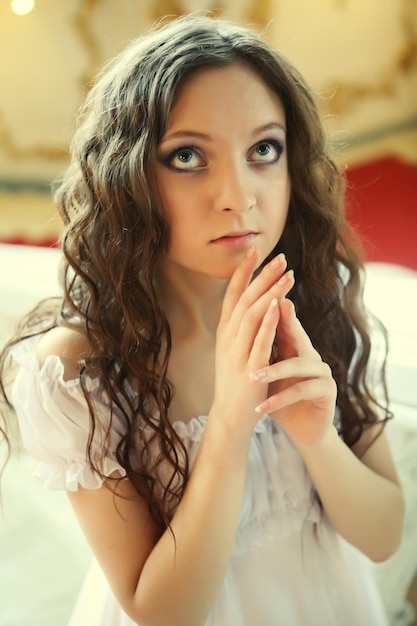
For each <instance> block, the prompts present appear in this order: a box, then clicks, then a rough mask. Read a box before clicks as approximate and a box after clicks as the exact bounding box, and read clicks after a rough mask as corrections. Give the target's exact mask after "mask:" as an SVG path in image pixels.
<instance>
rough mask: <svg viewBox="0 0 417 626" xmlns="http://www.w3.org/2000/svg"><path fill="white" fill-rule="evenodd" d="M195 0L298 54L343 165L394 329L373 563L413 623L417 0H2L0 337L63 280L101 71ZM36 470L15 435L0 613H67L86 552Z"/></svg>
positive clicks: (55, 616) (385, 593)
mask: <svg viewBox="0 0 417 626" xmlns="http://www.w3.org/2000/svg"><path fill="white" fill-rule="evenodd" d="M197 10H211V11H213V12H214V13H216V14H222V15H224V16H225V17H228V18H231V19H233V20H234V21H237V22H240V23H242V24H244V25H249V26H253V27H254V28H255V29H260V30H262V31H263V32H264V33H265V34H264V37H265V38H266V39H267V40H268V41H269V42H270V43H272V44H273V45H274V46H275V47H277V48H279V49H280V50H281V51H282V52H283V53H284V54H286V55H287V56H288V57H290V59H292V61H293V62H294V63H295V65H296V66H297V67H298V68H299V69H300V71H301V72H302V73H303V74H304V76H305V78H306V79H307V81H308V82H309V83H310V85H311V86H312V88H313V90H314V92H315V94H316V97H317V103H318V106H319V108H320V110H321V111H322V114H323V119H324V122H325V125H326V129H327V132H328V137H329V142H330V144H331V146H332V149H333V153H334V158H335V160H336V161H337V163H338V164H339V166H340V167H341V168H343V169H344V170H345V172H346V177H347V183H348V186H347V204H346V207H347V208H346V210H347V216H348V219H349V220H350V222H351V223H352V225H353V226H355V228H356V229H357V230H358V231H359V234H360V235H361V237H362V239H363V244H364V251H365V258H366V261H367V282H366V289H365V297H366V303H367V306H368V307H369V308H370V310H372V311H374V312H375V313H376V314H377V315H378V316H379V317H380V318H381V319H382V321H383V322H384V324H385V325H386V327H387V329H388V332H389V337H390V354H389V359H388V369H387V376H388V386H389V392H390V396H391V402H392V405H391V406H392V410H393V412H394V414H395V418H396V419H394V420H392V422H391V423H390V424H389V436H390V442H391V445H392V450H393V454H394V458H395V459H396V462H397V467H398V469H399V474H400V478H401V481H402V484H403V486H404V491H405V495H406V503H407V516H406V521H405V525H404V538H403V542H402V545H401V548H400V550H399V552H398V553H397V554H396V555H394V557H392V558H391V559H390V560H389V561H388V562H387V563H384V564H381V565H378V566H376V567H375V575H376V576H377V577H378V581H379V587H380V590H381V595H382V597H383V599H384V602H385V605H386V607H387V611H388V613H389V617H390V624H391V626H411V625H414V624H417V621H416V614H417V613H416V609H417V577H416V573H417V489H416V484H417V385H416V382H417V364H416V354H417V206H416V205H417V0H389V1H387V2H381V0H314V2H311V0H117V2H116V1H115V0H61V1H58V0H35V1H34V0H13V1H11V0H0V345H1V344H2V342H3V341H5V340H6V338H8V337H9V336H10V334H11V332H12V330H13V328H14V327H15V324H16V322H17V320H18V319H19V317H20V316H21V315H22V314H23V313H24V312H25V311H26V310H27V309H28V308H29V307H31V306H32V305H33V304H34V303H35V302H36V301H37V300H38V299H40V298H41V297H46V296H48V295H54V294H56V293H58V292H59V287H58V285H57V266H58V262H59V254H58V251H57V250H56V249H55V247H56V242H57V239H58V237H59V234H60V228H61V227H60V221H59V219H58V217H57V214H56V211H55V208H54V206H53V201H52V196H51V183H52V181H53V180H55V179H56V178H57V177H59V176H60V175H61V174H62V173H63V172H64V170H65V168H66V166H67V165H68V144H69V141H70V139H71V136H72V133H73V130H74V122H75V116H76V113H77V110H78V108H79V106H80V104H81V101H82V99H83V97H84V95H85V93H86V90H87V88H88V86H89V85H90V84H91V81H92V79H93V77H94V75H95V73H96V72H97V70H98V69H100V68H101V66H102V65H103V64H104V63H105V61H106V60H107V59H109V58H110V57H112V56H113V55H114V54H115V53H117V52H118V51H119V50H120V49H121V48H122V47H124V46H125V45H126V44H127V42H128V41H129V40H130V39H131V38H133V37H135V36H137V35H138V34H140V33H142V32H143V31H144V30H145V29H146V28H148V27H149V26H150V25H151V24H152V23H153V22H155V20H157V19H159V18H160V17H162V16H167V15H169V16H175V15H180V14H182V13H186V12H191V11H197ZM0 452H1V446H0ZM0 456H1V455H0ZM32 469H33V460H32V459H30V458H29V457H28V455H27V454H25V453H24V452H23V451H22V450H21V449H20V448H19V447H17V449H16V450H15V451H14V453H13V455H12V458H11V461H10V462H9V464H8V466H7V468H6V470H5V473H4V476H3V481H2V496H3V505H4V508H3V510H2V511H3V512H2V517H1V518H0V607H1V609H0V626H28V624H31V626H64V625H65V624H66V622H67V619H68V616H69V614H70V612H71V607H72V606H73V604H74V602H75V598H76V596H77V594H78V591H79V588H80V585H81V582H82V580H83V577H84V575H85V572H86V569H87V567H88V563H89V560H90V553H89V548H88V546H87V544H86V542H85V539H84V538H83V536H82V534H81V531H80V529H79V527H78V525H77V523H76V521H75V517H74V514H73V512H72V510H71V509H70V507H69V504H68V501H67V499H66V496H65V494H64V493H61V492H51V491H47V490H45V489H43V487H42V486H40V484H39V483H38V482H37V481H35V479H33V478H31V472H32ZM381 523H383V520H381ZM413 581H414V582H413ZM92 601H94V599H92ZM89 626H92V625H89ZM306 626H307V625H306ZM352 626H354V625H352ZM375 626H379V625H375Z"/></svg>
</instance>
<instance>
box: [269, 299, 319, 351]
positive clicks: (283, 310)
mask: <svg viewBox="0 0 417 626" xmlns="http://www.w3.org/2000/svg"><path fill="white" fill-rule="evenodd" d="M279 310H280V323H279V325H278V329H277V336H278V338H279V339H281V340H282V341H283V342H284V343H285V344H287V345H289V346H291V347H292V349H293V351H294V354H295V355H296V356H306V357H308V356H310V357H312V356H314V355H316V354H317V352H316V350H315V349H314V347H313V345H312V343H311V341H310V338H309V336H308V335H307V333H306V331H305V330H304V328H303V327H302V325H301V322H300V320H299V319H298V317H297V316H296V314H295V308H294V304H293V303H292V302H291V300H288V299H287V298H284V299H283V300H282V301H281V302H280V303H279ZM284 358H285V355H284Z"/></svg>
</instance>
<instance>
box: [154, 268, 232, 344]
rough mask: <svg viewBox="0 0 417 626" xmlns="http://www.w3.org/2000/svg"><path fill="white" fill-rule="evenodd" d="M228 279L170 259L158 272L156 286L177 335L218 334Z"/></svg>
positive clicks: (173, 331)
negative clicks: (204, 272)
mask: <svg viewBox="0 0 417 626" xmlns="http://www.w3.org/2000/svg"><path fill="white" fill-rule="evenodd" d="M228 283H229V280H228V279H222V278H216V277H212V276H207V275H206V274H201V273H198V272H193V271H192V270H188V269H186V268H184V267H181V266H180V265H177V264H176V263H173V262H171V261H169V260H167V261H165V262H164V263H163V265H162V266H161V267H160V269H159V271H158V272H157V274H156V289H157V293H158V296H159V298H160V301H161V305H162V307H163V308H164V311H165V315H166V316H167V319H168V322H169V325H170V327H171V332H172V333H173V334H180V335H182V334H183V333H187V334H188V335H190V334H192V333H194V332H196V333H199V332H208V333H209V334H211V335H214V334H215V332H216V329H217V325H218V322H219V319H220V313H221V308H222V304H223V298H224V294H225V291H226V288H227V285H228Z"/></svg>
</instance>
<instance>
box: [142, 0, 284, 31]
mask: <svg viewBox="0 0 417 626" xmlns="http://www.w3.org/2000/svg"><path fill="white" fill-rule="evenodd" d="M236 6H238V5H237V3H235V0H223V2H221V1H220V2H219V1H217V2H216V0H214V1H213V2H204V7H201V8H200V10H201V11H207V12H209V13H211V14H212V15H215V16H220V15H222V14H223V13H227V12H228V11H229V10H230V9H231V8H233V9H235V8H236ZM198 10H199V9H198V8H196V11H198ZM188 12H189V7H187V3H186V2H184V1H181V0H154V2H153V4H152V8H151V10H150V12H149V21H150V22H151V23H154V22H157V21H158V20H160V19H161V18H166V17H168V18H172V19H173V18H175V17H177V16H180V15H184V14H185V13H188ZM271 17H272V9H271V0H250V2H249V3H248V6H247V7H245V8H244V9H243V10H242V12H241V15H240V16H239V18H238V19H239V20H240V21H241V22H244V23H245V24H256V25H258V26H266V25H267V24H268V23H269V22H270V20H271Z"/></svg>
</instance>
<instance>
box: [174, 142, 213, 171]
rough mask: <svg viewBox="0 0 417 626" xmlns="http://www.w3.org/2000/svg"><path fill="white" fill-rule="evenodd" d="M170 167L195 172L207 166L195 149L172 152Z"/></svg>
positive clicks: (181, 149)
mask: <svg viewBox="0 0 417 626" xmlns="http://www.w3.org/2000/svg"><path fill="white" fill-rule="evenodd" d="M167 163H168V165H169V167H171V168H172V169H174V170H183V171H188V170H194V169H199V168H201V167H204V165H206V163H205V161H204V160H203V158H202V157H201V156H200V154H199V153H198V152H197V150H195V148H191V147H190V148H180V149H178V150H175V151H174V152H172V153H171V154H170V155H169V157H168V158H167Z"/></svg>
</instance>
